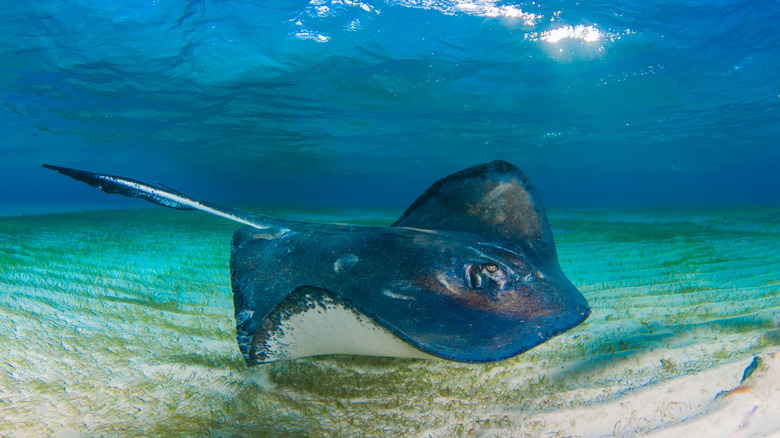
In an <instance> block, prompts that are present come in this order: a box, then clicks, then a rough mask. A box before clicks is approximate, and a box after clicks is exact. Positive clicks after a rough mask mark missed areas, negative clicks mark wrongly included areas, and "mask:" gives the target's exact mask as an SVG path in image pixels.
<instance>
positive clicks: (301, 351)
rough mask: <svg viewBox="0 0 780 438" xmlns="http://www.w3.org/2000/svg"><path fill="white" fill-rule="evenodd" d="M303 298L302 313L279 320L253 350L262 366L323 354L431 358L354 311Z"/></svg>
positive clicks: (340, 305)
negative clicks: (258, 350)
mask: <svg viewBox="0 0 780 438" xmlns="http://www.w3.org/2000/svg"><path fill="white" fill-rule="evenodd" d="M306 298H309V299H311V301H310V303H309V306H308V308H307V309H306V310H304V311H303V312H295V313H292V314H290V315H287V316H285V317H284V318H282V319H281V320H280V321H279V324H278V325H277V326H276V327H275V328H274V330H272V331H270V332H269V333H268V335H267V336H266V337H265V340H264V342H262V345H258V346H257V347H258V348H259V349H261V355H262V356H264V357H263V358H262V359H261V361H262V362H270V361H275V360H286V359H296V358H300V357H306V356H318V355H323V354H355V355H364V356H390V357H410V358H426V359H433V358H434V357H433V356H431V355H429V354H426V353H424V352H422V351H420V350H418V349H417V348H415V347H413V346H412V345H410V344H409V343H407V342H405V341H403V340H401V339H399V338H398V337H397V336H395V335H394V334H393V333H392V332H391V331H390V330H388V329H387V328H385V327H383V326H381V325H379V324H377V323H375V322H374V321H373V320H372V319H371V318H369V317H367V316H365V315H363V314H361V313H360V312H357V311H356V310H353V309H351V308H348V307H345V306H344V305H343V304H341V303H338V302H335V301H334V300H332V299H330V298H325V299H320V300H314V299H313V298H312V297H311V296H308V295H307V296H306Z"/></svg>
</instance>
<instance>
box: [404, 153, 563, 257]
mask: <svg viewBox="0 0 780 438" xmlns="http://www.w3.org/2000/svg"><path fill="white" fill-rule="evenodd" d="M392 226H394V227H410V228H421V229H427V230H446V231H459V232H465V233H472V234H476V235H479V236H484V237H485V238H486V239H488V240H491V241H499V242H506V243H508V244H510V245H512V246H514V247H517V248H520V249H522V250H523V251H524V252H525V253H526V254H527V255H529V256H533V257H535V258H536V259H538V260H540V261H547V262H550V263H553V262H554V263H556V264H557V263H558V261H557V255H556V253H555V243H554V242H553V235H552V232H551V231H550V225H549V224H548V222H547V216H546V215H545V212H544V207H543V206H542V201H541V199H540V198H539V195H538V194H537V192H536V189H535V188H534V187H533V185H532V184H531V182H530V181H529V180H528V178H527V177H526V176H525V174H523V172H522V171H521V170H520V169H518V168H517V167H516V166H514V165H513V164H510V163H507V162H506V161H500V160H496V161H491V162H489V163H485V164H481V165H478V166H474V167H470V168H468V169H465V170H462V171H460V172H457V173H453V174H452V175H449V176H447V177H445V178H442V179H440V180H439V181H437V182H436V183H434V184H433V185H432V186H431V187H430V188H429V189H428V190H426V191H425V193H423V194H422V195H421V196H420V197H419V198H417V200H416V201H415V202H414V203H413V204H412V205H411V206H410V207H409V208H408V209H407V210H406V212H404V214H403V215H402V216H401V218H399V219H398V220H397V221H396V222H395V223H394V224H393V225H392Z"/></svg>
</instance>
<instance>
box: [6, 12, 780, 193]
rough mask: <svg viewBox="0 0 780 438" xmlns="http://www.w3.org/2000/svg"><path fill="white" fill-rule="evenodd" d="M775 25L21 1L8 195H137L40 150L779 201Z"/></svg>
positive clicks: (190, 187) (318, 179)
mask: <svg viewBox="0 0 780 438" xmlns="http://www.w3.org/2000/svg"><path fill="white" fill-rule="evenodd" d="M779 22H780V3H778V2H775V1H682V2H666V1H639V0H633V1H602V2H575V1H544V0H542V1H541V2H539V1H532V2H511V1H510V2H494V1H491V0H462V1H445V0H432V1H418V0H401V1H380V0H366V1H362V2H361V1H352V0H342V1H340V0H331V1H328V0H311V1H309V2H307V1H287V2H274V1H271V2H259V1H189V2H183V1H178V2H177V1H170V0H160V1H148V0H147V1H129V0H128V1H112V0H102V1H91V0H81V1H72V2H60V1H52V0H42V1H36V2H5V4H4V5H3V8H2V10H1V11H0V32H1V34H2V35H3V38H2V39H0V59H2V63H0V126H2V128H3V135H2V138H3V140H2V142H0V157H2V164H0V187H2V188H0V205H2V204H7V205H10V204H12V203H15V204H18V203H19V202H30V203H46V204H47V205H49V204H51V203H60V202H62V203H83V202H92V201H93V200H94V202H120V203H125V202H131V203H132V202H133V201H127V200H121V199H120V200H112V201H109V200H108V198H110V197H105V195H102V194H100V193H97V191H90V190H87V189H86V188H85V187H82V186H81V185H79V183H76V182H72V181H66V180H64V179H63V177H61V176H59V175H55V174H54V173H53V172H49V171H46V170H44V169H41V168H40V167H39V164H40V163H42V162H47V163H52V164H58V165H64V166H69V167H76V168H83V169H88V170H94V171H99V172H105V173H113V174H120V175H127V176H131V177H134V178H137V179H141V180H149V181H161V182H163V183H165V184H168V185H170V186H173V187H175V188H177V189H179V190H181V191H185V192H188V193H193V194H194V195H196V196H199V197H202V198H207V199H211V200H214V201H217V202H226V203H239V204H241V203H268V204H273V203H290V204H312V203H314V204H316V203H319V204H324V205H335V206H355V207H360V206H362V205H380V204H381V205H399V206H402V205H404V204H408V203H410V202H411V201H412V200H413V199H414V198H415V197H416V196H417V195H418V194H419V192H421V191H422V190H424V188H425V187H427V186H428V185H429V184H430V183H431V182H432V181H434V180H435V179H437V178H439V177H442V176H444V175H446V174H448V173H450V172H453V171H457V170H460V169H462V168H465V167H468V166H471V165H474V164H477V163H480V162H484V161H488V160H492V159H504V160H507V161H510V162H513V163H514V164H516V165H518V166H519V167H521V168H522V169H523V170H524V171H525V172H526V173H527V174H528V175H529V176H530V177H531V179H532V180H533V181H534V182H535V184H536V186H537V188H538V189H539V191H540V193H541V195H542V197H543V199H544V200H545V203H546V204H548V205H564V206H571V205H576V206H589V205H658V204H661V205H675V204H687V203H717V204H737V203H778V202H780V189H778V188H780V176H779V175H780V172H778V171H777V170H776V169H777V167H778V164H780V141H779V140H778V139H780V74H778V72H780V49H779V48H780V31H778V30H777V23H779ZM93 192H94V193H93ZM112 199H113V198H112ZM138 202H139V203H140V201H138Z"/></svg>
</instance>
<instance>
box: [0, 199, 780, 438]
mask: <svg viewBox="0 0 780 438" xmlns="http://www.w3.org/2000/svg"><path fill="white" fill-rule="evenodd" d="M293 213H294V215H295V218H296V219H301V218H308V219H311V220H329V221H338V222H357V223H363V224H372V225H375V224H380V225H386V224H389V223H391V222H392V221H393V220H394V219H395V217H394V215H391V214H390V213H387V212H378V213H377V212H325V213H323V214H317V213H306V214H302V213H301V212H293ZM400 213H401V212H400V211H398V212H396V214H400ZM548 213H549V216H550V222H551V224H552V226H553V232H554V234H555V238H556V244H557V247H558V252H559V257H560V261H561V264H562V266H563V270H564V272H565V273H566V274H567V275H568V277H569V278H570V279H571V280H572V282H573V283H574V284H575V285H576V286H578V287H579V288H580V290H581V291H582V292H583V293H584V294H585V296H586V298H587V299H588V301H589V302H590V304H591V307H592V309H593V314H592V316H591V317H590V318H589V319H588V320H587V321H586V322H585V323H584V324H583V325H581V326H579V327H577V328H575V329H574V330H571V331H570V332H567V333H565V334H563V335H561V336H559V337H557V338H555V339H553V340H552V341H550V342H548V343H546V344H543V345H541V346H539V347H537V348H535V349H533V350H531V351H529V352H527V353H525V354H523V355H521V356H519V357H516V358H513V359H510V360H507V361H503V362H499V363H495V364H488V365H469V364H457V363H449V362H444V361H435V360H414V359H393V358H372V357H352V356H328V357H320V358H309V359H301V360H295V361H289V362H278V363H272V364H266V365H261V366H257V367H252V368H247V367H246V366H245V365H244V363H243V360H242V358H241V356H240V354H239V351H238V347H237V346H236V343H235V340H234V327H233V324H234V321H233V316H232V313H233V311H232V298H231V294H230V285H229V275H228V260H229V246H230V239H231V234H232V232H233V231H234V230H235V229H236V228H237V226H236V225H234V224H233V223H230V222H228V221H224V220H220V219H218V218H212V217H209V216H207V215H205V214H199V213H196V212H176V211H168V210H165V209H161V208H152V209H141V210H116V211H98V212H88V213H60V214H52V215H36V216H15V217H2V218H0V348H1V349H2V351H3V353H2V358H1V359H0V435H1V436H68V437H71V436H88V437H94V436H107V437H135V436H139V437H140V436H155V437H166V436H170V437H181V436H186V437H201V436H350V437H351V436H419V437H428V436H430V437H450V436H502V437H506V436H513V437H525V436H533V437H537V436H538V437H559V436H561V437H562V436H584V437H590V436H632V435H636V434H644V435H657V436H670V437H672V436H673V437H680V436H697V437H700V436H707V437H721V436H722V437H731V436H739V437H749V436H768V435H771V434H773V433H774V434H778V433H780V415H778V413H779V412H780V328H779V326H780V219H779V218H780V208H739V209H737V208H734V209H730V210H725V209H724V210H713V209H709V210H707V209H703V210H690V209H689V210H673V209H669V210H653V211H639V210H552V211H549V212H548ZM274 214H278V215H280V216H284V215H285V214H284V212H279V211H276V212H275V213H274Z"/></svg>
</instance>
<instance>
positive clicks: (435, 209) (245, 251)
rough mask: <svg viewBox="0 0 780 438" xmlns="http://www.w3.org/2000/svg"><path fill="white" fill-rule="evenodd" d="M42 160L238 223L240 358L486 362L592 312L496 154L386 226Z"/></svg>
mask: <svg viewBox="0 0 780 438" xmlns="http://www.w3.org/2000/svg"><path fill="white" fill-rule="evenodd" d="M44 167H47V168H49V169H52V170H56V171H58V172H60V173H62V174H64V175H67V176H70V177H72V178H74V179H77V180H79V181H83V182H85V183H87V184H89V185H91V186H94V187H98V188H99V189H101V190H103V191H105V192H107V193H117V194H121V195H124V196H130V197H137V198H140V199H144V200H146V201H149V202H153V203H155V204H158V205H162V206H165V207H170V208H177V209H196V210H201V211H205V212H208V213H211V214H215V215H218V216H221V217H224V218H227V219H230V220H233V221H236V222H239V223H242V224H245V225H247V226H246V227H244V228H241V229H239V230H238V231H236V233H235V234H234V237H233V245H232V248H231V260H230V279H231V286H232V290H233V295H234V296H233V299H234V306H235V309H234V311H235V315H236V335H237V340H238V345H239V347H240V349H241V352H242V354H243V355H244V357H245V358H246V360H247V363H248V364H249V365H254V364H258V363H262V362H270V361H275V360H283V359H294V358H298V357H305V356H311V355H319V354H337V353H348V354H368V355H387V356H397V357H435V358H442V359H448V360H453V361H459V362H491V361H497V360H502V359H506V358H508V357H512V356H515V355H517V354H520V353H522V352H523V351H526V350H528V349H530V348H533V347H534V346H536V345H539V344H540V343H542V342H545V341H546V340H548V339H550V338H552V337H554V336H556V335H558V334H560V333H562V332H564V331H566V330H569V329H571V328H572V327H574V326H576V325H578V324H579V323H581V322H582V321H584V320H585V319H586V318H587V317H588V315H589V314H590V310H589V309H588V306H587V302H586V301H585V298H584V297H583V296H582V294H580V292H579V291H578V290H577V289H576V288H575V287H574V286H573V285H572V284H571V282H569V280H568V279H567V278H566V277H565V276H564V275H563V273H562V272H561V270H560V266H559V264H558V261H557V256H556V253H555V245H554V243H553V240H552V233H551V232H550V227H549V225H548V223H547V219H546V216H545V213H544V208H543V207H542V204H541V202H540V200H539V196H538V195H537V193H536V191H535V190H534V188H533V187H532V186H531V184H530V182H529V181H528V180H527V178H526V177H525V176H524V175H523V173H522V172H521V171H520V170H519V169H517V168H516V167H515V166H513V165H511V164H509V163H506V162H503V161H494V162H491V163H486V164H482V165H479V166H474V167H472V168H469V169H466V170H464V171H461V172H458V173H455V174H452V175H450V176H448V177H446V178H444V179H442V180H440V181H438V182H436V183H435V184H434V185H433V186H432V187H431V188H430V189H428V190H427V191H426V192H425V193H424V194H423V195H422V196H420V198H419V199H418V200H417V201H416V202H415V203H414V204H413V205H412V206H411V207H410V208H409V209H408V210H407V211H406V212H405V213H404V215H403V216H402V217H401V218H400V219H399V220H398V221H397V222H396V223H395V224H393V226H392V227H361V226H345V225H333V224H313V223H305V222H296V221H287V220H283V219H277V218H272V217H269V216H265V215H261V214H253V213H248V212H244V211H239V210H235V209H231V208H227V207H221V206H217V205H215V204H211V203H209V202H205V201H200V200H197V199H195V198H191V197H189V196H187V195H184V194H182V193H180V192H177V191H174V190H171V189H168V188H167V187H164V186H159V185H158V186H155V185H150V184H146V183H142V182H140V181H136V180H132V179H129V178H125V177H120V176H112V175H105V174H97V173H92V172H87V171H81V170H76V169H69V168H64V167H58V166H49V165H44Z"/></svg>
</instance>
